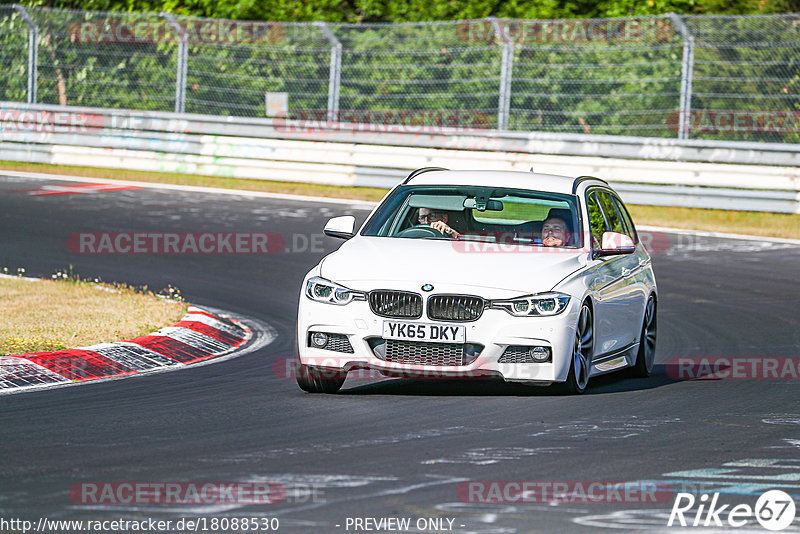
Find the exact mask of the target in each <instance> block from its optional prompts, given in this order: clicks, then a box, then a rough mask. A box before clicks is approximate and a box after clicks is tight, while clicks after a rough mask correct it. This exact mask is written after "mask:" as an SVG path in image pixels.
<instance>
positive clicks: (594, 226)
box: [586, 193, 607, 250]
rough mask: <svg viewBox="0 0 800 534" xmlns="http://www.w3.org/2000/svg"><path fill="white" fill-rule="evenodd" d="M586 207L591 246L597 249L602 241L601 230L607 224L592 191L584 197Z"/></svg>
mask: <svg viewBox="0 0 800 534" xmlns="http://www.w3.org/2000/svg"><path fill="white" fill-rule="evenodd" d="M586 209H587V210H588V211H589V227H590V228H591V230H592V248H593V249H596V250H599V249H600V244H601V243H602V242H603V232H605V231H606V230H607V226H606V219H605V217H604V216H603V212H602V210H601V209H600V203H599V202H598V201H597V196H596V195H595V194H594V193H590V194H589V196H588V197H587V198H586Z"/></svg>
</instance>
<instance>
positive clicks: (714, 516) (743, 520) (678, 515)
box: [667, 490, 796, 531]
mask: <svg viewBox="0 0 800 534" xmlns="http://www.w3.org/2000/svg"><path fill="white" fill-rule="evenodd" d="M719 495H720V494H719V493H714V494H713V495H709V494H708V493H702V494H700V496H699V497H697V496H696V495H695V494H693V493H678V495H677V496H676V497H675V503H674V504H673V505H672V512H671V513H670V514H669V521H667V526H669V527H671V526H678V525H679V526H681V527H702V528H709V527H725V528H741V527H745V526H754V521H753V518H755V520H756V521H757V522H758V523H759V524H760V525H761V526H762V527H764V528H765V529H767V530H771V531H780V530H784V529H786V528H788V527H789V525H791V524H792V522H793V521H794V518H795V508H796V507H795V504H794V500H793V499H792V497H791V495H789V494H788V493H786V492H785V491H781V490H770V491H767V492H765V493H764V494H762V495H761V496H760V497H759V498H758V500H757V501H756V505H755V507H751V506H750V505H749V504H737V505H734V506H733V507H731V505H730V504H723V505H721V504H719ZM695 506H697V509H696V510H695V509H694V508H695Z"/></svg>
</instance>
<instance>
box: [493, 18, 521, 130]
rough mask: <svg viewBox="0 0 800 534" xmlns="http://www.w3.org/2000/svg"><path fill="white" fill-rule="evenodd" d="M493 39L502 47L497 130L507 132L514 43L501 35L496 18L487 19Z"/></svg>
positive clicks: (501, 31) (501, 29)
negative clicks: (490, 25)
mask: <svg viewBox="0 0 800 534" xmlns="http://www.w3.org/2000/svg"><path fill="white" fill-rule="evenodd" d="M487 18H488V20H489V21H490V23H491V24H492V28H493V29H494V34H495V37H496V38H497V40H498V42H500V43H502V45H503V56H502V58H501V59H500V97H499V98H498V100H497V129H498V130H508V115H509V110H510V108H511V73H512V70H513V68H514V43H513V42H512V41H511V40H510V39H508V38H507V37H506V36H505V35H503V28H502V27H501V26H500V21H498V20H497V18H496V17H487Z"/></svg>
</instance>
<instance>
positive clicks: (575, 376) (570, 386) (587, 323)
mask: <svg viewBox="0 0 800 534" xmlns="http://www.w3.org/2000/svg"><path fill="white" fill-rule="evenodd" d="M593 354H594V321H593V318H592V309H591V308H590V307H589V305H588V304H586V303H585V302H584V303H583V306H582V307H581V313H580V315H579V316H578V324H577V325H576V326H575V343H574V344H573V347H572V361H571V362H570V364H569V375H567V381H566V382H564V384H562V385H561V391H562V392H563V393H565V394H567V395H580V394H581V393H583V392H584V391H585V390H586V386H587V384H588V383H589V371H590V368H591V362H592V355H593Z"/></svg>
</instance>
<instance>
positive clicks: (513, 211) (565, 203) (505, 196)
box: [361, 185, 583, 247]
mask: <svg viewBox="0 0 800 534" xmlns="http://www.w3.org/2000/svg"><path fill="white" fill-rule="evenodd" d="M578 213H579V212H578V208H577V198H576V197H575V195H563V194H557V193H545V192H541V191H529V190H524V189H507V188H493V187H468V186H430V185H428V186H413V185H411V186H405V185H404V186H400V187H398V188H397V189H395V191H394V192H393V193H392V194H391V195H390V196H389V197H388V198H386V200H384V202H383V203H382V204H381V205H380V206H379V207H378V209H377V210H376V211H375V213H374V214H373V215H372V217H371V218H370V220H369V221H367V224H366V225H365V226H364V230H363V231H362V232H361V235H363V236H378V237H399V238H410V239H449V240H453V239H458V240H465V241H472V240H474V241H487V242H495V243H508V244H517V245H529V246H557V247H581V246H582V245H583V243H582V242H581V238H580V234H581V232H579V231H575V229H576V228H580V224H579V219H578Z"/></svg>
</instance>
